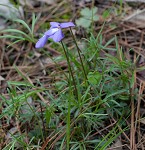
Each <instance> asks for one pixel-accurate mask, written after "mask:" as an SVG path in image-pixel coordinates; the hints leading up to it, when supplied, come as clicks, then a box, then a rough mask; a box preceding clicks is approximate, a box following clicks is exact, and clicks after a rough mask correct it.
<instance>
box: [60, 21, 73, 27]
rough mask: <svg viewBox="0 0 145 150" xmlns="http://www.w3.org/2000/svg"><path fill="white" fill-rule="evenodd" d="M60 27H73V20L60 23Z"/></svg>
mask: <svg viewBox="0 0 145 150" xmlns="http://www.w3.org/2000/svg"><path fill="white" fill-rule="evenodd" d="M60 27H61V28H69V27H75V25H74V23H73V22H65V23H60Z"/></svg>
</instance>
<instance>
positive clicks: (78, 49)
mask: <svg viewBox="0 0 145 150" xmlns="http://www.w3.org/2000/svg"><path fill="white" fill-rule="evenodd" d="M70 32H71V35H72V37H73V40H74V42H75V45H76V47H77V51H78V54H79V58H80V62H81V65H82V69H83V72H84V76H85V79H86V80H87V74H86V71H85V67H84V64H83V61H82V57H81V53H80V52H81V50H80V48H79V47H78V44H77V42H76V39H75V36H74V34H73V32H72V29H71V28H70Z"/></svg>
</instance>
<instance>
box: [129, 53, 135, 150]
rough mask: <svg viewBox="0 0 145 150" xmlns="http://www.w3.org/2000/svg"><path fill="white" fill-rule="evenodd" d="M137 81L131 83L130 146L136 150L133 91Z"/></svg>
mask: <svg viewBox="0 0 145 150" xmlns="http://www.w3.org/2000/svg"><path fill="white" fill-rule="evenodd" d="M135 61H136V54H135V55H134V62H135ZM133 76H134V79H135V81H136V72H135V71H134V74H133ZM135 83H136V82H134V87H131V85H130V99H131V128H130V148H131V149H132V150H136V144H135V132H136V131H135V117H134V115H135V111H134V110H135V105H134V98H133V95H134V93H133V91H134V88H135Z"/></svg>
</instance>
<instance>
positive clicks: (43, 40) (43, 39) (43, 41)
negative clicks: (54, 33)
mask: <svg viewBox="0 0 145 150" xmlns="http://www.w3.org/2000/svg"><path fill="white" fill-rule="evenodd" d="M47 39H48V36H46V35H44V36H43V37H41V38H40V39H39V40H38V42H37V43H36V45H35V48H42V47H44V45H45V44H46V42H47Z"/></svg>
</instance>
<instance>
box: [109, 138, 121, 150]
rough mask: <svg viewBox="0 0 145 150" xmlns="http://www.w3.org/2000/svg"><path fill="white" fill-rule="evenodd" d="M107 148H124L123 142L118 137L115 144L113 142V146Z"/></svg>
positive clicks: (114, 149) (110, 149)
mask: <svg viewBox="0 0 145 150" xmlns="http://www.w3.org/2000/svg"><path fill="white" fill-rule="evenodd" d="M107 150H122V142H121V140H120V139H119V138H118V139H117V140H116V141H115V143H114V144H112V146H111V147H110V148H108V149H107Z"/></svg>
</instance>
